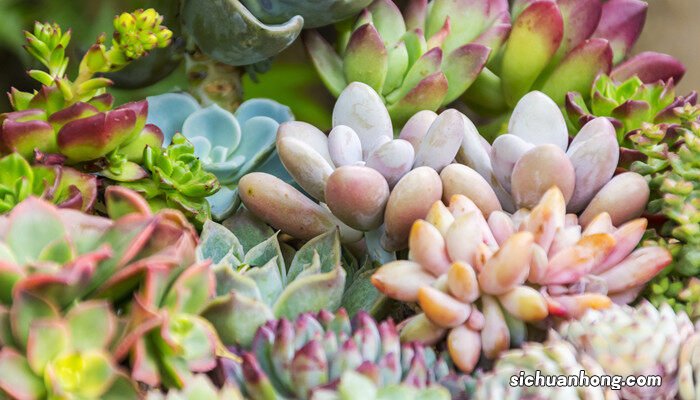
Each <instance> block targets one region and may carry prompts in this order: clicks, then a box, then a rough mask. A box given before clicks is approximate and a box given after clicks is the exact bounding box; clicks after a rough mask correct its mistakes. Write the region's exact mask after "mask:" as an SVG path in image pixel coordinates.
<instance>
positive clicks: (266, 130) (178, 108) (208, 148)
mask: <svg viewBox="0 0 700 400" xmlns="http://www.w3.org/2000/svg"><path fill="white" fill-rule="evenodd" d="M148 103H149V114H148V122H149V123H150V124H154V125H156V126H158V127H160V128H161V129H162V130H163V133H164V136H165V140H164V144H165V145H168V144H170V142H171V140H172V138H173V136H174V135H175V133H177V132H181V133H182V134H183V135H184V136H185V137H186V138H187V139H188V140H189V141H190V142H191V143H192V145H193V146H194V149H195V154H196V155H197V157H199V159H200V161H201V163H202V165H203V167H204V169H205V170H206V171H208V172H211V173H213V174H214V175H216V177H217V179H218V180H219V183H220V184H221V189H220V190H219V192H217V193H216V194H215V195H213V196H211V197H209V198H208V199H207V200H208V201H209V204H210V205H211V209H212V215H213V217H214V218H215V219H216V220H223V219H225V218H226V217H227V216H228V215H230V214H231V213H232V212H233V211H234V210H235V208H236V206H237V205H238V203H237V200H238V196H237V195H236V193H235V189H236V187H237V184H238V180H239V179H240V177H241V176H243V175H245V174H246V173H248V172H250V171H253V170H262V171H268V172H272V170H273V167H274V165H275V163H277V164H279V159H278V158H277V155H276V154H275V153H274V148H275V147H274V145H275V137H276V134H277V128H278V127H279V124H281V123H284V122H287V121H291V120H293V119H294V115H293V114H292V112H291V110H290V109H289V107H286V106H284V105H282V104H279V103H277V102H275V101H272V100H269V99H252V100H248V101H245V102H244V103H243V104H241V105H240V106H239V107H238V109H237V111H236V112H235V114H231V113H229V112H228V111H226V110H224V109H222V108H221V107H219V106H217V105H211V106H209V107H206V108H202V107H200V105H199V104H198V103H197V101H196V100H195V99H194V98H192V97H191V96H189V95H187V94H182V93H167V94H163V95H159V96H153V97H149V98H148ZM281 177H282V178H283V179H285V178H284V176H281ZM286 180H291V178H289V177H287V178H286Z"/></svg>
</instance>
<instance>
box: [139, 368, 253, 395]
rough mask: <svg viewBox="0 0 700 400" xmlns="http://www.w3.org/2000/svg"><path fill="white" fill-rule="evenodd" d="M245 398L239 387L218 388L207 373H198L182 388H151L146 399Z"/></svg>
mask: <svg viewBox="0 0 700 400" xmlns="http://www.w3.org/2000/svg"><path fill="white" fill-rule="evenodd" d="M200 399H211V400H243V395H242V394H241V392H240V391H239V390H238V388H237V387H235V386H232V385H226V386H224V387H223V388H218V387H217V386H216V385H214V384H213V383H212V381H211V380H209V378H207V376H206V375H203V374H196V375H193V376H191V377H189V378H188V379H187V380H186V381H185V383H184V387H183V388H182V389H181V390H176V389H171V390H168V392H167V393H163V392H161V391H160V390H151V391H149V392H148V394H147V395H146V400H200Z"/></svg>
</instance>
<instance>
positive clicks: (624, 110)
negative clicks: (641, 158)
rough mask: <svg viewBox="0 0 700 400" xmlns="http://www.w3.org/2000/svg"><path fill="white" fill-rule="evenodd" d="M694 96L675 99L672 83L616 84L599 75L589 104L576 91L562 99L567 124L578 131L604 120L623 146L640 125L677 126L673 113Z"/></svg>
mask: <svg viewBox="0 0 700 400" xmlns="http://www.w3.org/2000/svg"><path fill="white" fill-rule="evenodd" d="M697 97H698V95H697V93H696V92H692V93H690V94H688V95H687V96H676V92H675V87H674V82H673V80H669V81H668V82H664V81H658V82H653V83H644V82H642V80H641V79H639V77H637V76H634V77H632V78H630V79H628V80H626V81H624V82H617V81H615V80H614V79H612V78H611V77H610V76H608V75H601V76H599V77H598V78H597V79H596V81H595V82H594V84H593V87H592V88H591V95H590V97H589V101H588V102H586V101H584V100H583V96H582V95H581V94H580V93H577V92H571V93H569V94H567V96H566V110H567V116H568V119H569V122H570V123H571V124H572V125H573V126H575V127H577V128H576V129H580V128H581V127H582V125H584V124H585V123H587V122H588V121H590V120H592V119H593V118H596V117H607V118H608V119H610V120H611V122H612V123H613V125H615V128H616V130H617V140H618V142H619V143H620V144H625V145H626V147H633V146H631V144H630V143H629V142H627V141H626V139H627V137H626V135H628V134H631V133H632V132H633V131H636V130H638V129H641V128H642V126H643V124H644V123H649V124H662V123H663V124H679V123H681V119H680V118H679V116H678V115H677V114H676V113H675V112H674V110H675V109H676V108H678V107H683V106H684V105H686V104H689V105H695V104H696V102H697Z"/></svg>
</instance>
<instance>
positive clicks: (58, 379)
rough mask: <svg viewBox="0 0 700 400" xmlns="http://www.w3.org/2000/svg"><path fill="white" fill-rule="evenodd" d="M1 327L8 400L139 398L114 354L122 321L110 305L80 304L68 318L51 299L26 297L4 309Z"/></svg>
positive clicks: (0, 359) (2, 385)
mask: <svg viewBox="0 0 700 400" xmlns="http://www.w3.org/2000/svg"><path fill="white" fill-rule="evenodd" d="M0 325H1V326H2V332H3V333H4V334H3V335H2V336H1V337H0V348H1V350H0V369H1V370H2V371H3V373H2V374H0V395H3V397H6V396H7V397H6V398H14V399H55V398H61V399H97V398H100V399H125V398H128V399H131V398H137V397H138V392H137V388H136V385H135V384H134V383H133V382H131V381H130V380H129V379H128V378H127V376H126V374H125V373H124V372H123V371H122V370H121V368H120V367H119V365H118V363H117V362H116V360H115V359H114V358H113V357H112V355H111V352H110V347H109V346H110V345H111V344H112V341H113V340H114V339H115V335H116V334H117V318H116V317H115V315H114V314H113V313H112V310H111V309H110V306H109V304H108V303H106V302H102V301H89V302H84V303H78V304H77V305H75V306H73V307H72V308H71V309H70V310H69V311H67V312H66V313H65V314H62V313H61V312H60V311H59V310H58V309H57V308H56V306H55V305H54V304H52V303H50V302H48V301H46V300H45V299H43V298H41V297H39V296H36V295H32V294H29V293H26V292H22V291H20V292H17V293H16V294H15V301H14V302H13V304H12V306H11V307H9V308H4V307H0Z"/></svg>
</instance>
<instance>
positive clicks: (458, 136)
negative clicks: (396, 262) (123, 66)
mask: <svg viewBox="0 0 700 400" xmlns="http://www.w3.org/2000/svg"><path fill="white" fill-rule="evenodd" d="M333 125H334V128H333V130H332V131H331V133H330V134H329V135H328V137H326V135H325V134H324V133H323V132H321V131H320V130H318V129H317V128H315V127H314V126H312V125H310V124H306V123H303V122H287V123H284V124H282V125H281V126H280V128H279V131H278V133H277V151H278V152H279V156H280V159H281V160H282V163H283V164H284V166H285V168H286V169H287V171H289V174H290V175H291V176H292V177H293V178H294V179H295V181H296V182H297V183H298V184H299V186H301V188H303V189H304V190H305V191H306V192H307V193H309V195H310V196H311V197H313V198H314V199H315V200H317V201H319V202H321V203H322V204H317V203H315V202H314V201H312V200H310V199H309V198H307V197H306V196H304V195H303V194H302V193H300V192H299V191H297V190H295V189H294V188H292V187H291V186H290V185H286V184H284V183H283V182H281V181H280V180H279V179H276V178H275V177H272V176H269V175H263V174H249V175H246V176H244V177H243V178H242V179H241V181H240V190H239V194H240V196H241V199H242V201H243V203H244V204H245V205H246V207H247V208H248V209H250V210H251V211H252V212H253V213H255V214H256V215H258V216H259V217H260V218H262V219H263V220H265V221H266V222H268V223H269V224H270V225H272V226H274V227H275V228H277V229H281V230H282V231H284V232H286V233H288V234H290V235H292V236H294V237H297V238H300V239H310V238H311V237H314V236H316V235H319V234H321V233H323V232H325V231H327V230H328V229H332V228H333V227H334V226H340V229H341V231H340V233H341V238H342V239H343V241H344V242H354V241H357V240H359V239H361V238H362V232H372V231H377V229H380V227H381V229H382V230H383V234H377V235H373V237H380V236H381V244H382V246H383V247H384V248H385V249H386V250H389V251H395V250H399V249H401V248H403V247H405V244H406V240H407V238H408V231H409V229H410V226H411V224H412V223H413V221H414V220H415V219H417V218H421V217H423V216H425V213H427V211H428V208H429V207H430V205H431V204H432V203H433V202H434V201H435V200H438V199H439V198H440V196H441V195H442V184H441V182H440V179H439V176H438V173H439V172H440V171H441V170H442V168H444V167H445V166H447V165H448V164H450V163H451V162H452V161H453V159H454V157H455V154H457V151H458V150H459V146H460V144H461V143H462V138H463V137H464V132H465V130H466V129H467V127H468V126H469V125H471V122H469V120H468V119H467V118H466V117H465V116H464V115H462V114H461V113H459V112H458V111H456V110H447V111H444V112H442V113H441V114H440V115H439V116H438V115H437V114H435V113H434V112H431V111H423V112H421V113H418V114H416V116H414V117H413V118H412V119H411V121H410V122H409V123H408V124H407V125H406V126H405V127H404V129H403V130H402V132H401V134H400V135H399V139H394V138H393V137H394V136H393V128H392V123H391V118H390V117H389V113H388V111H387V110H386V108H385V106H384V105H383V103H382V100H381V98H380V97H379V95H378V94H377V93H376V92H375V91H374V90H373V89H372V88H371V87H369V86H367V85H366V84H364V83H360V82H353V83H351V84H350V85H348V87H347V88H345V89H344V90H343V93H341V95H340V97H339V98H338V101H337V103H336V105H335V108H334V110H333ZM282 200H284V202H283V201H282ZM282 203H284V204H282ZM382 225H383V227H382ZM377 246H378V245H377Z"/></svg>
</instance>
